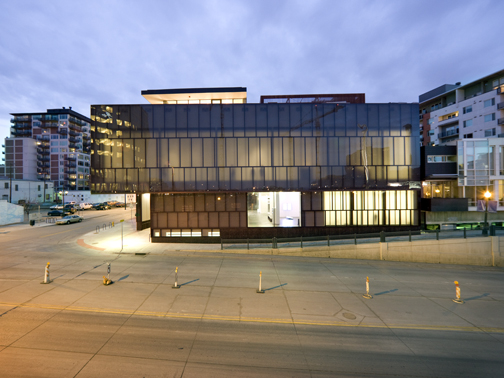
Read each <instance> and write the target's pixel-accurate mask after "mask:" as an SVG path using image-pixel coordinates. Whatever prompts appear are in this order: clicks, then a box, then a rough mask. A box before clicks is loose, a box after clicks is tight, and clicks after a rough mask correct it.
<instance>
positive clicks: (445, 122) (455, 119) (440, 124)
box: [438, 117, 459, 127]
mask: <svg viewBox="0 0 504 378" xmlns="http://www.w3.org/2000/svg"><path fill="white" fill-rule="evenodd" d="M458 123H459V120H458V117H452V118H448V119H445V120H443V121H439V122H438V127H446V126H455V125H458Z"/></svg>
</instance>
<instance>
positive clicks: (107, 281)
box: [103, 263, 114, 286]
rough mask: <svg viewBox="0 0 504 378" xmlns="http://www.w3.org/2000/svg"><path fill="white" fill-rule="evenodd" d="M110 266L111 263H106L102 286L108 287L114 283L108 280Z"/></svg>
mask: <svg viewBox="0 0 504 378" xmlns="http://www.w3.org/2000/svg"><path fill="white" fill-rule="evenodd" d="M110 265H111V263H107V277H105V276H103V284H104V285H106V286H108V285H111V284H113V283H114V282H113V281H112V280H111V279H110Z"/></svg>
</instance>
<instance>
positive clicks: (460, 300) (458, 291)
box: [452, 281, 464, 304]
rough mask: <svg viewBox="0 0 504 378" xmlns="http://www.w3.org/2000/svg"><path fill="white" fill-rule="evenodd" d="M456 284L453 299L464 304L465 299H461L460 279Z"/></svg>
mask: <svg viewBox="0 0 504 378" xmlns="http://www.w3.org/2000/svg"><path fill="white" fill-rule="evenodd" d="M454 284H455V299H452V301H453V302H455V303H458V304H462V303H464V301H463V300H462V299H460V286H459V283H458V281H455V282H454Z"/></svg>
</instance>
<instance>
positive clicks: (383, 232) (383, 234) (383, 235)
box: [380, 231, 385, 243]
mask: <svg viewBox="0 0 504 378" xmlns="http://www.w3.org/2000/svg"><path fill="white" fill-rule="evenodd" d="M380 243H385V231H380Z"/></svg>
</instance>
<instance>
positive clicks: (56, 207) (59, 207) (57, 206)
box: [49, 203, 63, 210]
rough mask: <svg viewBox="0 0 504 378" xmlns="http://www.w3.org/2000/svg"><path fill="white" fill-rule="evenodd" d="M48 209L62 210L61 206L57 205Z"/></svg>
mask: <svg viewBox="0 0 504 378" xmlns="http://www.w3.org/2000/svg"><path fill="white" fill-rule="evenodd" d="M49 209H51V210H58V209H63V204H61V203H57V204H56V205H52V206H51V207H50V208H49Z"/></svg>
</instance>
